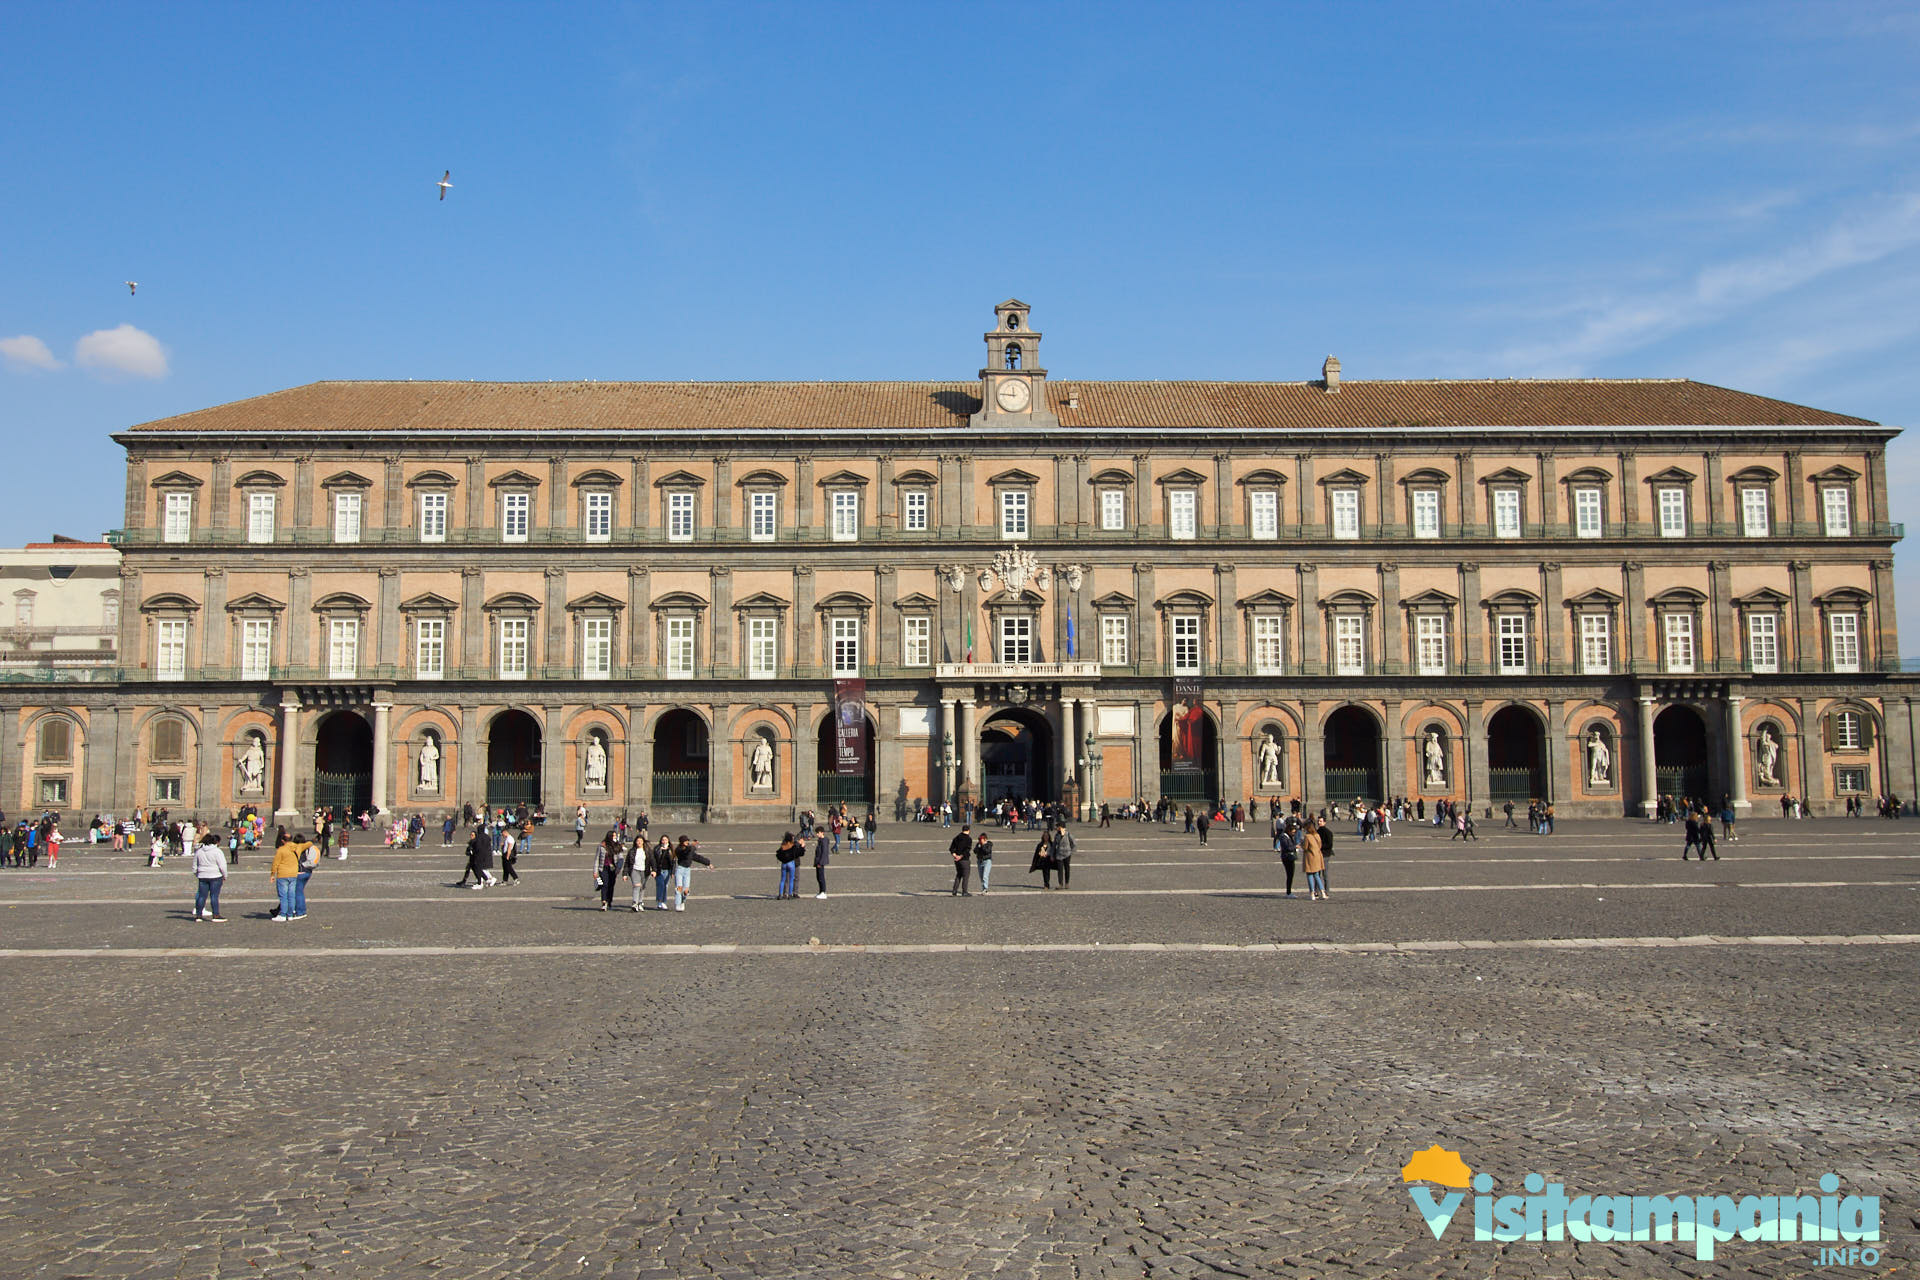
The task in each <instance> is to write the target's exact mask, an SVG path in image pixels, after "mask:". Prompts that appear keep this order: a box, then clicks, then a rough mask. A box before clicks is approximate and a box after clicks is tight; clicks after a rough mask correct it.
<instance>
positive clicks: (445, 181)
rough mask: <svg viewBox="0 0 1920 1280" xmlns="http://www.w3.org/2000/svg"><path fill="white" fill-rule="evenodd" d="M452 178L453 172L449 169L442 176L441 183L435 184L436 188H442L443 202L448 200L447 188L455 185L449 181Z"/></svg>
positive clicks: (441, 196)
mask: <svg viewBox="0 0 1920 1280" xmlns="http://www.w3.org/2000/svg"><path fill="white" fill-rule="evenodd" d="M451 177H453V170H451V169H449V170H447V171H446V172H445V173H443V174H441V175H440V181H438V182H436V183H434V184H433V185H434V186H436V187H438V188H440V198H441V199H442V200H445V199H446V198H447V188H448V187H450V186H452V185H453V183H451V182H449V181H448V179H449V178H451Z"/></svg>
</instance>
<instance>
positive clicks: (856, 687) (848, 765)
mask: <svg viewBox="0 0 1920 1280" xmlns="http://www.w3.org/2000/svg"><path fill="white" fill-rule="evenodd" d="M833 771H834V772H835V773H837V774H840V775H841V776H843V777H848V776H859V775H863V774H865V773H866V771H867V682H866V681H865V680H860V679H853V680H835V681H834V682H833Z"/></svg>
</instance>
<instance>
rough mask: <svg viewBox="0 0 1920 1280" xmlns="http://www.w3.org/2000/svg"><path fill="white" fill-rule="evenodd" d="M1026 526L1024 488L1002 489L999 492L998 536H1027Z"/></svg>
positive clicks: (1025, 496)
mask: <svg viewBox="0 0 1920 1280" xmlns="http://www.w3.org/2000/svg"><path fill="white" fill-rule="evenodd" d="M1027 528H1028V525H1027V492H1026V490H1024V489H1005V490H1002V491H1001V493H1000V536H1001V537H1003V538H1024V537H1026V536H1027Z"/></svg>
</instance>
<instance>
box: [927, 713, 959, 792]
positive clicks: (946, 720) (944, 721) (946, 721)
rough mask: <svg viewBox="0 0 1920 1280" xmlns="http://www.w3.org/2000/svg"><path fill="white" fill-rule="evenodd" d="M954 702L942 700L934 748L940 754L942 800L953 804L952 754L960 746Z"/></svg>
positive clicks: (934, 737)
mask: <svg viewBox="0 0 1920 1280" xmlns="http://www.w3.org/2000/svg"><path fill="white" fill-rule="evenodd" d="M953 707H954V701H953V699H952V698H942V699H940V723H939V724H938V725H936V726H935V727H934V736H933V748H934V750H935V751H938V752H939V753H940V759H939V764H940V798H941V799H942V800H945V801H949V802H951V801H952V799H953V770H954V759H955V757H954V756H953V754H952V752H953V749H954V748H957V747H958V746H959V745H960V737H959V733H958V726H957V725H955V724H954V722H953Z"/></svg>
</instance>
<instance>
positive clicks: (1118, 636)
mask: <svg viewBox="0 0 1920 1280" xmlns="http://www.w3.org/2000/svg"><path fill="white" fill-rule="evenodd" d="M1128 648H1129V646H1128V644H1127V615H1126V614H1124V613H1103V614H1101V615H1100V665H1101V666H1103V667H1124V666H1126V665H1127V664H1128V663H1129V662H1131V661H1132V659H1131V658H1129V657H1128V656H1127V651H1128Z"/></svg>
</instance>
